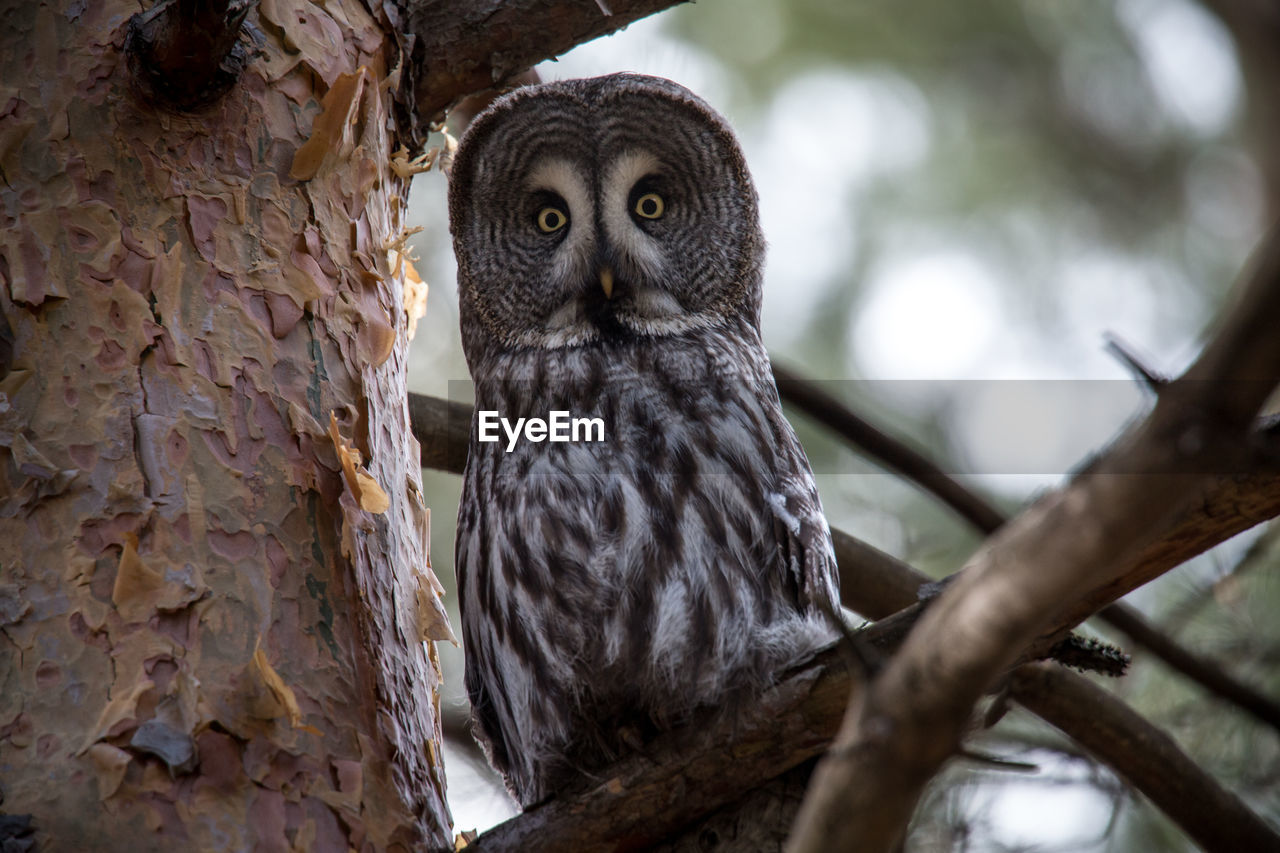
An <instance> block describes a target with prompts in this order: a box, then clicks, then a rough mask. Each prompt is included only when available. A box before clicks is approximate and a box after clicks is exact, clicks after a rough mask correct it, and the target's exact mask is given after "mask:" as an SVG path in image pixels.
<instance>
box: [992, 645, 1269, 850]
mask: <svg viewBox="0 0 1280 853" xmlns="http://www.w3.org/2000/svg"><path fill="white" fill-rule="evenodd" d="M1010 693H1011V695H1012V696H1013V698H1014V699H1017V700H1018V702H1020V703H1022V704H1023V705H1024V706H1026V707H1027V708H1028V709H1030V710H1031V711H1033V712H1035V713H1036V714H1038V715H1039V716H1040V717H1042V718H1043V719H1045V720H1047V721H1049V722H1050V723H1052V724H1053V725H1055V726H1057V727H1058V728H1059V729H1061V730H1062V731H1063V732H1065V733H1067V734H1068V735H1070V736H1071V738H1072V739H1073V740H1075V741H1077V742H1079V743H1080V744H1081V745H1083V746H1084V747H1085V748H1086V749H1088V750H1089V751H1090V752H1091V753H1093V755H1094V756H1096V757H1097V758H1098V759H1100V760H1101V761H1103V762H1105V763H1106V764H1108V765H1109V766H1110V767H1111V768H1112V769H1113V770H1115V771H1116V773H1118V774H1119V775H1120V776H1121V777H1123V778H1124V779H1125V780H1126V781H1128V782H1129V784H1130V785H1132V786H1133V787H1134V788H1136V789H1137V790H1139V791H1141V792H1142V793H1143V794H1145V795H1146V796H1147V797H1149V798H1150V799H1151V801H1152V802H1153V803H1155V805H1156V806H1157V807H1158V808H1160V809H1161V810H1162V811H1163V812H1164V813H1165V814H1167V815H1169V816H1170V817H1171V818H1172V819H1173V820H1174V821H1175V822H1176V823H1177V824H1178V826H1180V827H1182V828H1183V830H1185V831H1186V833H1187V834H1188V835H1190V836H1191V837H1192V838H1194V839H1195V840H1196V841H1197V842H1198V843H1199V844H1200V845H1201V846H1203V847H1204V848H1205V849H1206V850H1280V836H1277V835H1276V833H1275V831H1274V830H1272V829H1271V828H1270V827H1268V826H1267V824H1266V823H1264V822H1263V821H1262V820H1261V819H1260V818H1259V817H1258V816H1257V815H1256V814H1254V813H1253V812H1252V811H1250V809H1249V808H1248V807H1247V806H1246V805H1245V804H1244V803H1243V802H1242V801H1241V800H1240V798H1239V797H1237V796H1236V795H1235V794H1233V793H1231V792H1230V791H1228V790H1226V789H1225V788H1223V787H1222V786H1221V785H1219V784H1218V783H1217V781H1215V780H1214V778H1213V777H1212V776H1210V775H1209V774H1208V773H1206V772H1205V771H1204V770H1202V769H1201V768H1200V766H1199V765H1198V764H1196V763H1195V762H1194V761H1192V760H1191V759H1190V758H1189V757H1188V756H1187V754H1186V753H1185V752H1183V751H1182V750H1181V749H1180V748H1179V747H1178V745H1177V744H1176V743H1174V741H1173V738H1171V737H1169V736H1168V735H1167V734H1165V733H1164V732H1163V731H1161V730H1159V729H1157V728H1155V727H1154V726H1152V725H1151V724H1150V723H1148V722H1147V721H1146V720H1144V719H1143V718H1142V717H1141V716H1140V715H1139V714H1138V713H1137V712H1135V711H1134V710H1133V709H1132V708H1130V707H1129V706H1128V705H1126V704H1125V703H1124V702H1122V701H1120V699H1118V698H1117V697H1116V696H1114V695H1113V694H1111V693H1109V692H1107V691H1106V690H1103V689H1102V688H1100V687H1098V686H1097V685H1095V684H1093V683H1092V682H1090V681H1088V680H1087V679H1085V678H1083V677H1081V676H1078V675H1075V674H1074V673H1071V672H1068V671H1067V670H1064V669H1062V668H1061V667H1057V666H1053V665H1046V664H1027V665H1025V666H1021V667H1018V669H1017V670H1015V671H1014V673H1013V678H1012V681H1011V684H1010Z"/></svg>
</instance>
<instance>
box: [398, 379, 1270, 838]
mask: <svg viewBox="0 0 1280 853" xmlns="http://www.w3.org/2000/svg"><path fill="white" fill-rule="evenodd" d="M409 396H410V401H409V403H410V412H411V417H412V422H413V429H414V434H415V436H417V438H418V440H419V441H420V442H421V443H422V458H423V464H424V466H425V467H436V468H440V469H443V470H448V471H453V472H455V473H460V472H461V470H462V465H463V460H464V459H465V456H466V446H467V439H468V432H469V426H470V420H471V407H470V406H468V405H466V404H464V403H456V402H452V401H445V400H439V399H435V398H428V397H423V396H421V395H417V394H410V395H409ZM1275 515H1280V481H1278V480H1277V478H1276V477H1274V476H1268V475H1261V474H1256V475H1251V476H1248V477H1243V478H1238V479H1234V480H1231V481H1228V482H1218V483H1214V484H1211V485H1210V486H1209V487H1207V488H1206V489H1205V490H1204V491H1203V492H1202V493H1200V494H1199V495H1198V496H1197V497H1196V498H1195V499H1194V500H1193V501H1192V503H1191V506H1190V508H1188V509H1187V510H1186V511H1184V512H1183V513H1182V515H1181V516H1179V517H1178V519H1177V521H1176V522H1175V524H1174V525H1173V527H1172V529H1171V532H1170V533H1169V534H1168V535H1167V536H1166V537H1165V540H1164V541H1163V542H1162V543H1161V544H1160V545H1159V547H1151V548H1148V549H1147V550H1146V551H1145V552H1144V553H1143V555H1142V557H1141V558H1140V559H1139V561H1138V563H1136V564H1135V571H1137V570H1141V571H1142V572H1144V573H1147V574H1151V575H1157V574H1160V573H1161V572H1163V571H1167V570H1168V569H1171V568H1173V567H1174V566H1177V565H1179V564H1181V563H1183V562H1185V561H1186V560H1187V559H1190V558H1191V557H1193V556H1195V555H1196V554H1198V553H1200V552H1201V551H1203V550H1206V549H1208V548H1209V547H1212V546H1213V545H1215V544H1217V543H1218V542H1221V541H1223V540H1225V539H1227V538H1230V537H1231V536H1233V535H1235V534H1236V533H1237V532H1239V531H1240V530H1243V529H1245V528H1247V527H1250V526H1252V525H1253V524H1255V523H1257V522H1258V521H1261V520H1263V519H1264V518H1269V517H1272V516H1275ZM832 538H833V542H834V545H835V550H836V557H837V560H838V562H839V567H840V574H841V588H842V590H844V592H845V594H846V603H848V604H849V606H850V607H852V608H854V609H856V610H857V611H858V612H860V613H862V614H864V615H865V616H868V617H870V618H882V617H885V616H888V615H889V614H893V613H895V612H896V611H898V610H900V609H902V608H904V607H905V606H907V605H910V604H911V603H912V602H915V601H916V590H917V589H918V588H919V586H920V584H921V583H923V582H925V581H927V580H928V578H927V576H926V575H924V574H923V573H920V572H917V571H915V570H914V569H912V568H910V567H909V566H907V565H906V564H905V563H902V562H901V561H899V560H897V559H895V558H893V557H891V556H890V555H888V554H885V553H883V552H881V551H879V550H878V549H875V548H873V547H871V546H870V545H867V544H866V543H863V542H861V541H860V540H858V539H856V538H854V537H852V536H849V535H848V534H846V533H844V532H842V531H840V530H833V531H832ZM920 609H921V608H920V606H919V605H913V606H911V607H909V608H908V609H907V610H906V611H905V612H903V613H901V614H897V615H894V616H892V617H890V618H888V619H884V621H882V622H880V623H877V624H876V625H875V626H873V630H874V632H875V633H874V634H871V635H870V636H871V637H872V638H874V639H875V640H876V641H877V643H878V644H879V646H880V647H881V648H882V649H884V650H885V651H886V652H888V651H890V650H892V648H893V643H894V641H901V639H902V637H904V636H905V634H906V633H907V631H908V629H909V628H910V627H911V624H912V623H913V621H914V617H915V616H917V615H918V613H919V611H920ZM1062 627H1064V628H1066V627H1070V626H1069V625H1063V626H1062ZM826 665H830V666H833V667H835V668H836V671H834V672H823V673H819V672H817V671H815V670H813V669H810V668H809V667H805V668H801V669H800V670H799V671H797V672H796V673H794V675H792V676H791V677H789V678H787V679H785V680H784V681H783V682H782V683H781V684H780V685H779V687H778V688H777V691H778V693H777V695H774V696H771V697H770V698H766V699H764V700H762V707H765V706H767V707H768V708H781V709H782V710H781V711H779V712H778V713H779V715H780V717H786V718H787V719H788V720H791V721H794V720H795V719H796V718H797V717H799V718H802V719H804V720H806V721H807V726H808V728H807V730H804V731H801V730H800V729H798V728H796V727H794V726H791V725H788V726H783V727H782V728H779V729H778V730H777V731H775V730H773V729H772V728H770V727H769V726H767V725H766V726H763V727H759V728H751V729H746V728H743V729H737V728H734V727H733V726H728V727H727V728H714V727H712V728H704V727H702V726H698V725H695V726H692V727H690V728H688V729H685V730H682V731H681V732H672V733H669V734H668V736H667V737H668V740H667V741H665V743H666V744H667V746H665V747H660V748H657V749H650V750H647V751H646V753H645V754H644V756H643V757H633V758H631V759H627V760H626V761H624V763H623V764H621V765H619V766H617V767H613V768H609V769H607V770H606V771H605V772H604V773H603V774H602V776H601V777H600V778H602V779H605V780H618V781H616V782H614V783H612V784H610V783H609V782H608V781H606V782H605V783H603V784H598V785H597V786H596V787H595V788H594V789H592V790H589V791H586V792H581V793H578V794H576V795H573V796H565V797H561V798H558V799H557V800H555V801H554V802H552V803H548V804H546V805H544V806H542V807H540V808H538V809H534V810H531V811H530V812H528V813H526V814H524V815H520V816H518V817H515V818H512V819H511V821H508V822H507V823H506V824H503V825H502V826H501V827H497V828H495V829H493V830H491V831H490V832H487V833H485V834H484V835H482V836H480V840H479V846H477V847H476V848H475V849H476V850H485V849H490V850H503V849H507V848H506V846H505V845H508V844H512V845H517V846H516V848H515V849H521V848H519V846H518V845H519V844H524V843H529V844H534V845H535V846H533V847H531V848H530V849H556V845H561V848H560V849H584V850H586V849H601V850H607V849H614V847H615V846H616V845H620V844H621V843H622V840H623V839H624V838H625V837H627V836H624V835H620V834H619V833H620V832H622V831H624V830H626V828H627V827H629V826H631V825H632V824H636V825H641V826H644V827H647V830H646V832H647V833H648V834H647V836H646V837H652V838H660V837H667V836H670V835H671V834H673V833H675V832H678V831H680V830H681V828H682V827H683V826H684V825H685V824H686V823H687V821H688V820H690V819H692V818H691V817H690V815H693V817H697V816H700V815H701V814H707V813H709V812H711V811H713V810H715V809H716V808H719V807H721V806H724V805H727V804H728V803H731V802H735V801H736V800H737V798H739V797H741V796H742V795H743V794H745V793H746V792H748V791H751V790H753V789H755V788H756V787H758V786H759V785H761V784H762V783H764V782H765V781H767V780H768V779H771V778H775V777H776V776H777V775H779V774H781V773H783V772H785V770H786V769H787V768H790V767H795V766H798V765H799V764H801V763H803V762H804V761H805V760H806V759H808V758H809V757H811V756H813V755H815V754H818V753H819V752H820V751H821V749H822V745H823V744H825V743H826V742H827V740H828V739H829V738H831V737H832V735H833V734H834V733H835V731H836V728H837V727H838V725H839V718H840V714H841V712H840V709H839V708H836V709H835V711H834V712H832V711H831V709H830V696H831V695H833V694H840V695H844V693H843V692H847V691H848V690H849V689H850V688H849V681H848V673H847V671H846V670H845V668H844V665H843V662H842V661H841V660H840V658H839V657H838V656H837V655H836V654H835V653H833V652H828V653H826V654H825V655H824V656H823V657H820V658H818V659H817V660H816V661H815V662H814V664H813V666H814V667H817V669H818V670H821V669H822V667H823V666H826ZM826 679H834V680H831V681H828V680H826ZM793 680H798V681H799V682H801V683H800V684H798V685H797V684H791V682H792V681H793ZM810 685H816V686H810ZM806 691H808V692H806ZM792 702H794V704H789V703H792ZM1068 726H1070V722H1069V721H1068V722H1067V723H1066V724H1065V725H1064V726H1063V727H1064V730H1066V731H1067V733H1068V734H1071V730H1070V728H1068ZM725 744H732V747H731V748H725ZM815 744H817V746H815ZM762 752H763V753H767V754H768V755H769V756H771V757H770V760H767V761H759V762H752V763H750V764H749V766H748V765H747V764H743V763H742V762H740V761H739V756H740V755H748V756H751V755H757V754H760V753H762ZM685 756H693V758H686V757H685ZM668 758H671V762H670V766H668V764H669V762H668V760H667V759H668ZM686 761H690V762H693V761H697V762H701V764H699V766H698V769H697V770H696V773H697V776H696V777H691V776H688V775H685V774H684V766H685V763H686ZM708 779H713V780H715V783H714V784H708V785H701V784H698V782H697V781H696V780H704V781H705V780H708ZM691 780H694V781H691ZM723 780H729V781H730V782H731V783H732V784H729V785H728V786H727V787H726V788H724V789H723V790H722V792H721V795H720V796H710V793H711V792H709V791H706V790H702V789H703V788H715V787H717V786H718V785H720V784H721V783H722V781H723ZM690 788H698V789H699V790H698V800H697V802H696V803H692V802H691V803H690V804H689V807H688V808H682V809H675V810H673V809H670V808H668V806H667V804H666V801H665V800H663V799H662V798H661V797H657V796H656V795H655V794H654V792H658V791H663V790H671V791H675V792H678V793H679V795H680V796H683V795H684V794H685V793H687V792H688V790H689V789H690ZM673 796H675V795H673ZM1152 799H1153V800H1155V799H1156V798H1155V797H1153V798H1152ZM1157 802H1159V800H1157ZM1182 810H1183V809H1182V808H1181V807H1179V808H1177V809H1174V810H1173V811H1171V816H1172V817H1173V818H1174V819H1175V820H1176V819H1177V815H1178V814H1179V813H1180V812H1181V811H1182ZM580 814H582V815H585V817H582V818H581V819H579V817H578V815H580ZM610 815H615V816H625V817H626V820H625V826H618V827H614V826H613V825H612V824H611V823H610V821H609V816H610ZM538 839H546V847H543V848H538V847H537V846H536V843H537V840H538ZM593 845H594V846H593Z"/></svg>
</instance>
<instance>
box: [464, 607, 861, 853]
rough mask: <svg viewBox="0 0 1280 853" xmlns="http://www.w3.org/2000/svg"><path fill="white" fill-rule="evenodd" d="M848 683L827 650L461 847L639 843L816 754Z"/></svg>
mask: <svg viewBox="0 0 1280 853" xmlns="http://www.w3.org/2000/svg"><path fill="white" fill-rule="evenodd" d="M876 630H877V627H876V626H873V627H872V628H871V629H870V631H873V632H874V631H876ZM879 630H883V629H879ZM850 686H851V681H850V677H849V672H848V670H847V669H846V668H845V666H844V664H843V662H842V659H841V657H840V655H839V654H838V653H837V652H835V651H833V650H828V651H826V652H823V653H822V654H820V655H819V656H817V657H815V658H814V659H813V660H812V661H810V662H809V663H808V664H805V665H803V666H801V667H798V668H797V669H795V670H793V671H792V672H791V673H790V674H789V675H788V676H787V677H785V679H784V680H783V681H782V682H781V683H780V684H778V686H777V687H775V688H774V689H772V690H770V691H769V692H767V693H765V694H764V696H762V697H761V698H760V700H759V702H758V704H756V705H755V706H754V707H752V708H750V709H747V710H746V711H745V712H744V713H742V714H740V715H738V716H730V715H720V716H719V717H716V716H709V715H704V716H703V717H702V718H700V719H698V720H696V721H695V722H694V723H693V724H691V725H689V726H686V727H684V728H680V729H676V730H674V731H670V732H667V733H665V734H663V735H660V736H658V737H657V738H656V739H655V740H654V741H653V742H652V743H650V744H647V745H646V747H645V750H644V752H643V753H637V754H635V755H632V756H629V757H627V758H624V759H622V760H621V761H619V762H617V763H616V764H613V765H612V766H610V767H608V768H607V769H606V770H605V771H604V772H603V773H601V774H600V775H598V776H597V777H595V778H594V779H592V780H591V787H590V788H589V789H587V790H584V791H576V792H568V793H564V794H561V795H560V796H558V797H557V798H556V799H554V800H552V801H550V802H548V803H545V804H543V805H541V806H537V807H535V808H532V809H530V810H528V811H526V812H525V813H523V814H521V815H517V816H516V817H514V818H511V819H510V820H508V821H506V822H505V823H501V824H499V825H498V826H496V827H494V828H492V829H490V830H488V831H487V832H485V833H484V834H483V835H481V836H480V837H479V838H478V839H477V840H476V841H475V842H473V843H472V845H470V846H468V847H467V850H468V851H470V850H475V851H476V853H484V851H490V850H491V851H507V850H521V851H527V853H536V851H544V850H545V851H562V850H573V851H579V853H591V852H592V851H613V850H643V849H645V848H646V847H649V846H652V845H653V844H655V843H657V842H659V841H661V840H663V839H664V838H666V837H668V836H669V835H670V834H671V833H672V832H674V831H676V830H678V829H679V828H681V827H683V826H685V825H687V824H688V823H690V822H691V821H693V820H696V819H697V818H700V817H702V816H704V815H707V814H710V813H712V812H714V811H715V810H716V809H718V808H719V807H721V806H723V805H725V804H727V803H731V802H734V801H736V800H737V799H739V798H740V797H742V796H743V795H744V794H746V793H748V792H749V791H751V790H753V789H754V788H756V787H758V786H759V785H760V784H761V783H762V782H763V781H765V780H768V779H771V778H774V777H775V776H777V775H779V774H780V773H782V772H784V771H786V770H787V769H789V768H791V767H795V766H797V765H799V764H800V763H802V762H803V761H805V760H806V759H808V758H811V757H812V756H814V755H817V754H818V753H820V752H822V750H823V749H825V748H826V745H827V743H828V742H829V741H830V739H831V736H832V734H834V733H835V730H836V727H837V726H838V725H839V724H840V717H841V715H842V714H843V710H844V706H845V703H846V701H847V699H848V696H849V690H850Z"/></svg>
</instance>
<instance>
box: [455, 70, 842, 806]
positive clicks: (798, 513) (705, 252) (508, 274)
mask: <svg viewBox="0 0 1280 853" xmlns="http://www.w3.org/2000/svg"><path fill="white" fill-rule="evenodd" d="M449 215H450V223H451V230H452V232H453V240H454V248H455V251H456V253H457V257H458V287H459V301H460V311H461V325H462V342H463V347H464V349H465V351H466V356H467V363H468V365H469V366H470V370H471V375H472V378H473V380H474V382H475V398H476V411H477V415H476V420H473V422H472V433H471V443H470V453H469V456H468V459H467V465H466V471H465V474H464V477H463V480H464V482H463V494H462V504H461V508H460V510H459V512H458V539H457V552H456V566H457V575H458V595H459V600H460V603H461V608H462V630H463V642H464V651H465V654H466V685H467V692H468V694H469V695H470V698H471V704H472V707H473V714H474V720H475V722H476V724H477V727H478V730H479V731H478V734H479V737H480V740H481V742H482V743H483V744H484V746H485V748H486V751H487V753H488V755H489V758H490V761H491V762H492V763H493V765H494V766H495V767H496V768H497V769H498V770H500V771H501V772H502V773H503V774H504V776H505V777H506V780H507V784H508V787H509V788H510V789H511V791H512V793H513V794H514V795H515V797H516V798H517V799H518V800H519V801H520V803H521V804H522V805H526V806H527V805H529V804H531V803H534V802H537V801H539V800H541V799H543V798H545V797H547V796H549V795H550V794H552V793H554V792H555V791H556V790H557V789H558V788H559V787H560V786H561V785H562V784H564V783H565V782H566V781H567V780H569V779H571V778H572V777H573V776H574V775H576V774H579V773H583V772H588V771H590V770H591V769H593V768H595V767H596V766H598V765H600V764H602V763H603V762H605V761H606V760H608V759H609V758H610V757H612V755H613V754H614V752H615V751H616V750H617V749H618V748H619V746H620V744H621V743H624V742H626V740H627V739H626V738H624V739H621V740H620V732H627V733H629V734H633V735H634V734H636V733H637V729H636V727H637V726H639V727H640V728H641V729H643V728H644V727H646V726H648V727H658V728H661V727H664V726H670V725H674V724H675V723H677V722H679V721H680V720H681V719H682V718H684V717H686V716H687V715H688V714H689V713H690V712H691V711H692V710H693V709H695V708H697V707H699V706H710V705H716V704H723V703H733V702H736V701H741V700H742V697H746V696H750V695H751V691H753V690H759V689H761V688H763V687H765V686H767V685H768V683H769V682H770V680H771V678H772V677H773V675H774V674H775V673H776V671H777V670H778V668H780V667H782V666H785V665H786V664H787V663H789V662H791V661H793V660H794V659H795V658H797V657H799V656H800V655H801V654H802V653H804V652H806V651H808V650H810V649H812V648H813V647H815V646H816V645H818V644H820V643H821V642H822V641H823V640H825V639H827V638H828V637H829V635H830V628H829V626H828V624H827V621H826V614H827V613H829V612H831V611H830V610H829V609H828V608H838V603H837V602H838V600H839V596H838V591H837V580H836V573H835V557H834V555H833V552H832V547H831V537H830V532H829V530H828V528H827V525H826V521H825V519H824V517H823V514H822V509H821V506H820V504H819V500H818V493H817V490H816V488H815V486H814V481H813V476H812V473H811V472H810V470H809V463H808V460H807V459H806V458H805V455H804V452H803V450H801V448H800V445H799V443H798V442H797V440H796V437H795V434H794V433H793V432H792V429H791V427H790V425H789V424H788V423H787V421H786V420H785V419H784V417H783V414H782V411H781V408H780V407H779V403H778V392H777V389H776V388H775V386H774V383H773V379H772V376H771V373H770V370H769V360H768V356H767V355H766V354H765V350H764V346H763V345H762V343H761V340H760V288H761V265H762V261H763V257H762V256H763V250H764V245H763V238H762V236H761V232H760V225H759V217H758V213H757V203H756V193H755V189H754V187H753V186H752V183H751V177H750V175H749V174H748V172H747V167H746V164H745V162H744V160H743V156H742V152H741V150H740V149H739V146H738V143H737V141H736V140H735V138H734V135H733V132H732V131H731V130H730V128H729V126H728V125H727V124H726V122H725V121H724V119H722V118H721V117H720V116H719V115H717V114H716V113H715V112H714V111H713V110H711V108H710V107H708V106H707V105H706V104H705V103H704V102H703V101H701V100H700V99H699V98H697V97H696V96H694V95H693V94H692V93H691V92H689V91H688V90H686V89H685V88H683V87H681V86H678V85H676V84H675V83H672V82H670V81H668V80H662V79H658V78H653V77H643V76H638V75H631V74H620V75H613V76H608V77H600V78H595V79H589V80H571V81H566V82H558V83H548V84H543V85H538V86H533V87H529V88H525V89H520V90H517V91H515V92H513V93H511V94H509V95H507V96H505V97H503V98H501V99H499V100H498V101H497V102H495V103H494V104H493V106H492V107H490V108H489V109H488V110H487V111H486V112H484V113H483V114H481V115H480V116H478V117H477V118H476V119H475V121H474V122H473V123H472V125H471V127H470V128H469V129H468V131H467V132H466V134H465V135H464V137H463V139H462V141H461V143H460V145H459V146H458V150H457V155H456V157H455V159H454V162H453V166H452V172H451V174H450V187H449ZM485 411H489V412H496V413H497V415H496V416H489V417H490V419H491V420H490V425H491V426H492V424H493V420H492V418H494V417H501V418H505V419H506V420H507V421H508V422H509V424H514V423H516V419H517V418H541V419H544V420H546V419H547V418H548V416H549V414H550V413H552V412H556V411H560V412H567V413H568V415H569V416H571V417H572V418H583V419H586V418H599V419H600V420H601V421H603V425H604V440H603V441H587V440H585V438H586V437H587V435H586V433H587V430H585V429H584V430H583V432H582V433H581V434H580V435H579V436H578V437H579V439H580V440H579V441H576V442H575V441H567V442H552V441H550V440H544V441H537V440H533V439H535V438H536V437H537V436H536V435H534V434H531V433H524V434H523V435H521V436H520V437H518V438H516V439H509V437H508V435H507V434H506V432H505V429H506V428H504V429H503V430H497V434H498V437H499V440H497V441H481V440H480V436H481V432H480V427H481V426H482V424H481V423H479V419H480V417H481V413H483V412H485ZM493 432H494V430H493V429H490V433H489V434H490V435H492V434H493ZM562 432H564V433H566V434H567V433H568V430H567V429H564V430H562Z"/></svg>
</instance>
